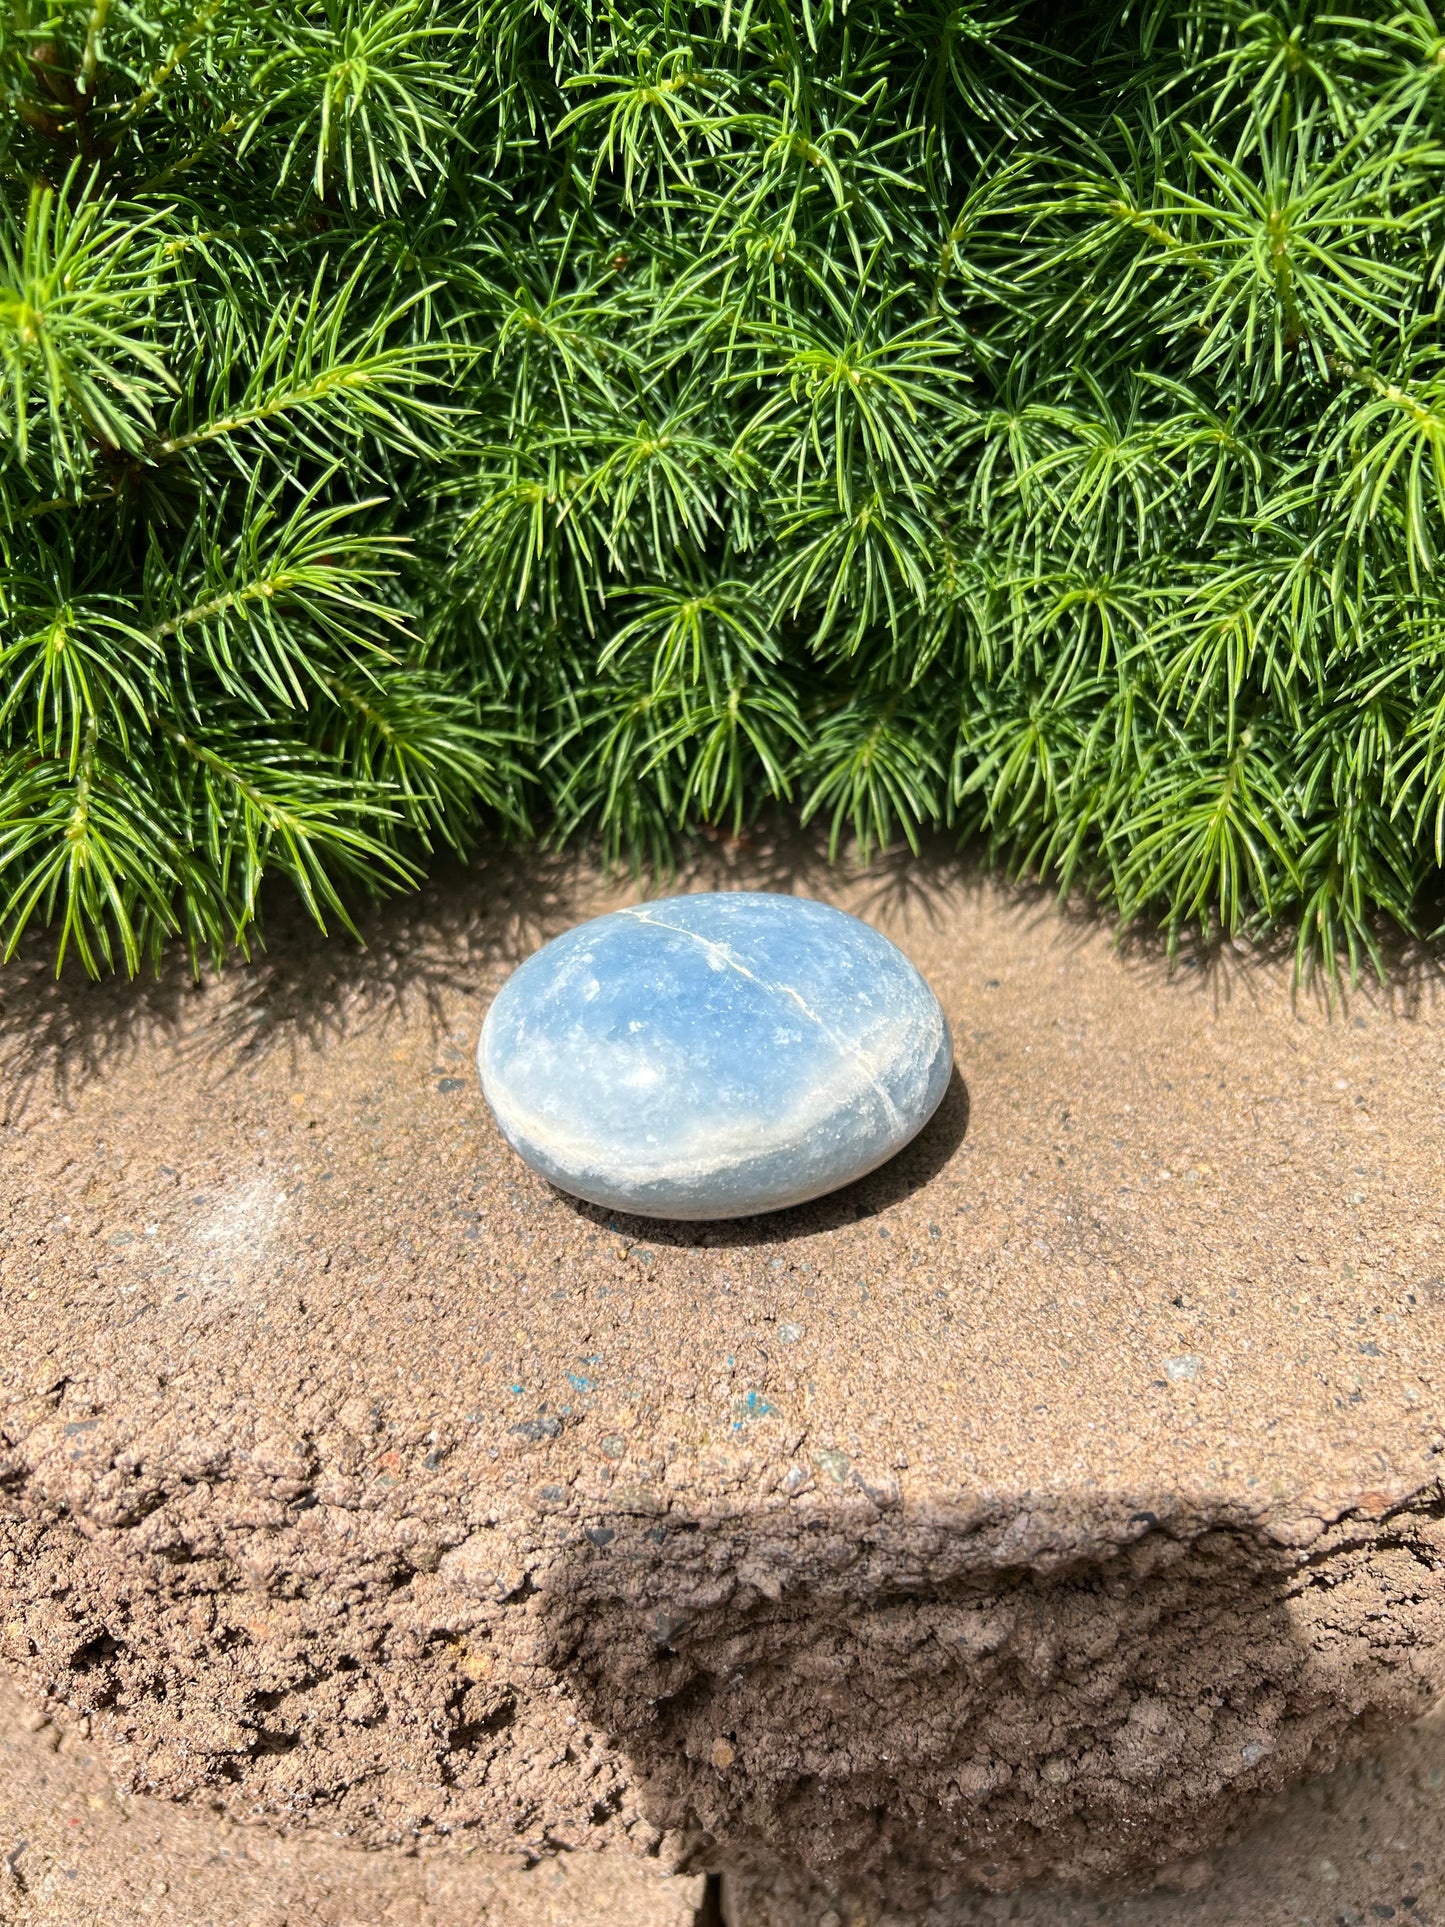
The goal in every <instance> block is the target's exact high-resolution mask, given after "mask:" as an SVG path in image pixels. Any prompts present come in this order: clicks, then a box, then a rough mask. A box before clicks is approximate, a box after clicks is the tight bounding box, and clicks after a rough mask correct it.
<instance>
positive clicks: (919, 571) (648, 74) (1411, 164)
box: [0, 0, 1445, 970]
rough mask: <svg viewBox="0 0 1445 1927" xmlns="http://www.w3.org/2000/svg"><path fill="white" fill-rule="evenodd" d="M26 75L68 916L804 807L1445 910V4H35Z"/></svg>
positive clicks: (810, 0) (1089, 876)
mask: <svg viewBox="0 0 1445 1927" xmlns="http://www.w3.org/2000/svg"><path fill="white" fill-rule="evenodd" d="M1345 4H1347V0H1345ZM0 75H3V80H0V85H3V89H4V102H5V109H4V120H3V130H0V158H3V165H0V176H3V188H0V449H3V456H0V565H3V576H0V625H3V627H0V648H3V679H0V905H3V910H4V916H5V920H6V925H7V933H8V938H9V940H10V941H11V942H12V944H13V942H14V941H16V940H17V939H18V936H19V934H20V932H21V931H22V930H23V929H24V927H25V926H26V925H27V924H29V923H32V922H37V921H38V922H41V923H46V924H48V925H49V926H50V927H51V929H52V932H53V940H54V942H55V946H56V950H57V953H59V954H64V952H65V951H66V950H67V948H68V949H70V950H73V951H75V952H78V953H79V956H80V957H81V958H82V960H83V961H84V963H85V964H86V965H87V966H88V967H89V968H91V969H92V970H100V969H104V968H106V967H116V966H120V967H127V968H130V969H135V968H137V967H138V965H139V964H140V963H141V962H142V960H143V959H144V958H145V957H146V955H147V954H148V953H155V952H157V951H158V949H159V947H160V946H161V945H163V944H164V943H165V942H166V941H168V940H169V939H171V938H172V937H175V936H179V937H181V938H183V939H184V940H185V941H186V942H187V943H188V944H189V945H190V947H191V949H192V951H193V953H194V954H195V956H196V957H197V959H200V958H202V957H205V956H219V955H221V954H223V953H224V951H225V950H226V949H227V948H228V947H229V946H231V945H232V944H235V943H237V942H240V943H244V941H245V938H246V933H247V930H248V928H250V927H251V926H252V924H253V922H254V920H255V917H256V914H257V891H258V887H259V885H260V883H261V881H262V879H263V877H264V876H265V875H266V874H267V873H268V872H269V873H280V874H283V875H285V876H287V877H289V878H290V879H291V880H292V882H293V883H294V885H295V887H296V888H297V889H298V890H299V891H300V892H301V894H302V896H303V897H304V898H305V900H306V902H307V903H308V904H309V905H310V906H311V907H312V908H313V910H314V911H315V913H316V915H317V916H318V917H320V918H322V919H323V920H327V919H330V920H335V919H337V918H341V919H342V920H345V917H346V914H347V913H346V905H347V903H348V902H350V901H353V900H354V897H355V892H356V888H357V886H358V885H366V886H369V887H387V886H400V885H402V884H405V883H406V882H408V881H410V880H413V879H414V878H415V877H416V876H417V875H419V874H420V872H421V870H422V869H423V868H424V866H425V864H426V862H427V860H428V856H429V853H431V852H433V851H434V850H436V849H438V848H439V847H440V846H441V845H443V844H446V843H451V844H454V845H457V846H460V847H465V846H466V845H467V844H468V842H469V841H471V840H473V839H475V838H476V837H477V836H479V835H486V836H492V835H496V834H498V833H499V832H500V831H501V830H502V829H503V828H504V827H505V826H507V825H511V826H513V827H514V828H515V829H516V830H519V831H522V830H525V831H529V832H531V833H536V834H543V835H547V836H551V837H566V836H575V835H600V837H601V838H602V839H603V841H604V843H605V844H606V846H607V847H608V849H609V850H611V851H614V852H620V853H624V854H629V853H630V854H632V855H634V856H637V855H641V856H644V857H647V856H652V855H657V854H662V853H665V852H666V850H667V848H668V847H669V846H670V843H671V840H672V839H673V838H674V837H675V836H676V835H677V834H678V833H679V832H683V831H686V830H688V829H690V828H691V829H696V828H698V827H701V826H705V825H716V826H721V827H723V828H725V829H736V828H738V827H740V826H742V825H744V824H746V823H747V822H748V821H749V820H750V819H751V818H752V817H753V816H754V815H755V814H756V813H757V812H758V811H760V810H762V809H765V808H771V807H773V806H775V805H776V806H782V807H785V808H791V809H793V810H795V811H796V812H798V813H799V814H800V815H801V817H802V818H803V819H805V820H813V819H819V820H821V821H822V822H824V823H825V824H826V825H827V826H828V827H829V829H830V832H831V835H832V837H833V839H834V842H835V845H836V843H837V841H838V839H840V838H844V837H848V836H853V837H856V839H857V841H858V843H859V844H860V845H861V846H862V848H863V849H864V850H865V851H867V850H868V849H870V848H872V847H876V846H878V845H881V844H885V843H889V842H894V841H897V840H898V839H900V838H907V839H909V840H910V841H911V840H914V839H916V838H917V837H918V836H919V835H920V834H921V833H923V832H925V831H929V830H934V829H938V828H943V829H946V830H949V831H951V832H953V833H954V834H955V835H957V836H958V837H960V838H963V837H968V838H973V837H977V836H982V837H983V838H984V839H986V840H987V843H988V845H989V847H990V848H991V849H992V850H993V852H994V854H995V855H996V857H997V858H998V859H999V860H1001V861H1006V862H1009V863H1011V864H1013V865H1016V866H1018V867H1019V868H1021V869H1023V870H1026V871H1028V872H1031V873H1036V874H1040V875H1046V876H1049V877H1052V878H1053V879H1056V880H1057V881H1058V882H1060V883H1061V884H1064V885H1076V886H1080V887H1083V888H1086V889H1088V890H1089V891H1091V892H1092V893H1094V894H1095V896H1096V897H1099V898H1101V899H1103V900H1105V901H1107V902H1108V903H1110V904H1111V905H1112V906H1114V907H1115V908H1116V909H1117V910H1118V911H1119V912H1121V913H1122V914H1123V915H1124V916H1126V917H1131V918H1132V917H1145V918H1152V919H1156V920H1158V921H1160V922H1162V923H1163V925H1164V926H1165V927H1166V928H1168V929H1170V930H1171V931H1173V932H1175V933H1176V934H1177V933H1178V932H1180V931H1182V930H1184V929H1186V928H1188V927H1191V926H1197V927H1200V928H1202V929H1204V930H1205V931H1206V932H1208V931H1210V930H1217V931H1241V930H1243V931H1254V932H1257V931H1262V930H1266V929H1281V928H1289V929H1292V930H1296V931H1297V932H1298V944H1299V956H1300V959H1301V961H1302V962H1303V963H1305V964H1306V965H1308V964H1310V963H1312V962H1314V961H1319V960H1324V961H1326V962H1331V963H1332V962H1333V960H1334V959H1336V958H1340V957H1348V958H1349V959H1350V960H1351V961H1353V962H1355V963H1358V961H1359V959H1360V957H1361V955H1362V954H1364V953H1365V952H1367V951H1370V950H1372V949H1373V947H1374V946H1375V944H1376V941H1377V933H1378V932H1379V931H1380V930H1381V929H1382V928H1384V927H1387V926H1388V925H1389V924H1390V923H1391V922H1393V923H1394V924H1395V925H1397V926H1403V927H1404V928H1405V929H1407V930H1412V931H1420V932H1423V933H1427V934H1428V933H1429V932H1430V931H1431V930H1432V929H1433V927H1434V925H1435V922H1436V920H1437V919H1438V915H1439V911H1438V880H1439V876H1440V871H1441V860H1442V838H1445V591H1442V582H1441V573H1440V566H1439V561H1440V547H1441V539H1442V523H1441V515H1442V506H1445V358H1442V340H1441V327H1440V324H1441V268H1442V260H1445V253H1442V251H1445V215H1442V205H1445V203H1442V184H1445V167H1442V162H1445V141H1442V134H1445V31H1442V23H1441V21H1440V20H1439V19H1437V18H1436V17H1435V15H1434V14H1433V13H1432V12H1431V11H1430V8H1429V6H1428V5H1426V4H1424V0H1400V3H1399V4H1396V3H1395V0H1385V3H1384V4H1378V5H1367V6H1365V7H1364V8H1363V9H1362V10H1360V11H1357V12H1350V11H1339V12H1332V11H1329V10H1328V9H1327V8H1326V7H1325V6H1323V5H1316V4H1311V0H1273V4H1265V5H1261V6H1258V7H1253V6H1250V5H1248V4H1234V3H1233V0H1149V4H1147V5H1145V6H1143V7H1142V8H1140V7H1136V6H1133V5H1124V6H1121V5H1119V4H1116V3H1113V0H1100V4H1090V5H1069V4H1046V3H1040V4H1030V0H965V3H964V4H961V5H954V4H949V3H948V0H917V3H916V4H915V3H913V0H847V3H846V4H845V3H844V0H700V3H699V4H695V5H686V4H680V3H679V4H672V3H671V0H652V4H645V5H636V6H623V5H618V6H607V5H604V4H601V3H600V0H571V3H569V0H51V4H49V5H47V4H45V3H44V0H5V3H4V8H3V12H0Z"/></svg>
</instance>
